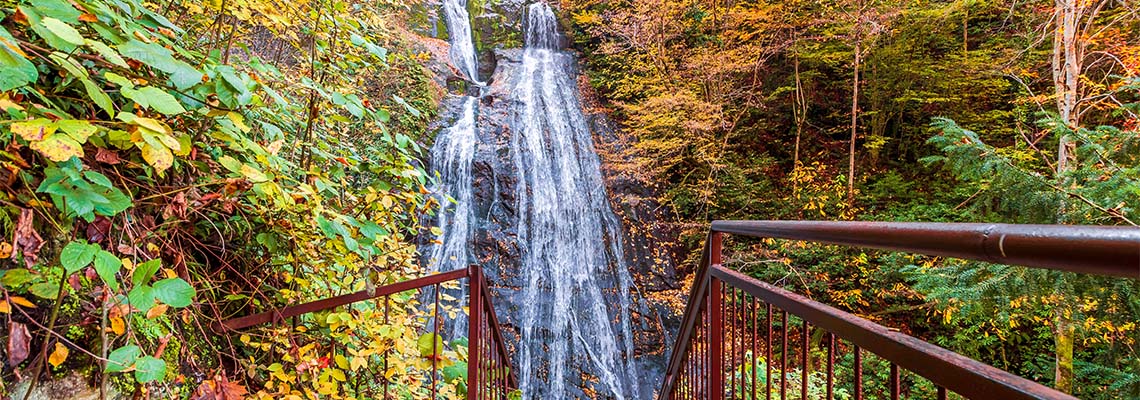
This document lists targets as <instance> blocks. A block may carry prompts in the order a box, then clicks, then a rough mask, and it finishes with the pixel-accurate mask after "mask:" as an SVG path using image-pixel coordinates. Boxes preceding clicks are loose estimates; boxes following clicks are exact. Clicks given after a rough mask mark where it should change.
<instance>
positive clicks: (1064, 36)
mask: <svg viewBox="0 0 1140 400" xmlns="http://www.w3.org/2000/svg"><path fill="white" fill-rule="evenodd" d="M1081 3H1082V0H1056V3H1055V8H1054V10H1053V18H1054V20H1053V23H1054V24H1056V26H1055V29H1054V31H1053V63H1052V64H1053V65H1052V67H1053V86H1054V89H1055V93H1056V97H1057V113H1058V114H1059V115H1060V117H1061V121H1062V122H1063V123H1064V124H1065V127H1064V129H1061V130H1059V132H1060V135H1061V137H1060V138H1058V144H1057V178H1058V179H1059V180H1060V181H1061V186H1062V187H1064V186H1067V185H1066V184H1065V182H1064V181H1065V180H1066V178H1065V177H1064V176H1065V174H1066V173H1067V172H1069V171H1071V170H1073V169H1074V168H1075V167H1076V165H1075V164H1076V159H1075V157H1074V150H1075V147H1076V145H1075V143H1074V142H1073V139H1072V135H1071V134H1070V133H1069V132H1071V131H1072V130H1075V129H1077V126H1078V124H1079V123H1080V121H1079V120H1078V119H1079V116H1080V110H1079V109H1078V102H1079V101H1080V100H1079V99H1080V87H1079V86H1078V85H1079V84H1080V74H1081V70H1082V66H1081V59H1082V58H1083V57H1082V56H1081V54H1079V50H1078V47H1077V41H1078V40H1079V36H1078V31H1077V24H1078V21H1080V18H1081V14H1082V13H1083V10H1084V7H1085V6H1083V5H1082V4H1081ZM1064 214H1065V205H1064V203H1062V204H1061V207H1060V208H1059V209H1058V212H1057V222H1064ZM1062 296H1064V294H1063V293H1062ZM1054 313H1055V316H1054V327H1053V335H1054V337H1053V339H1054V353H1055V356H1056V365H1055V368H1054V383H1053V387H1054V388H1056V389H1057V390H1059V391H1062V392H1065V393H1072V391H1073V345H1074V339H1075V336H1076V328H1075V326H1074V325H1073V322H1072V321H1070V318H1069V317H1068V316H1067V315H1065V311H1064V310H1062V309H1060V307H1057V309H1056V310H1054Z"/></svg>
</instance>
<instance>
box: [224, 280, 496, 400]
mask: <svg viewBox="0 0 1140 400" xmlns="http://www.w3.org/2000/svg"><path fill="white" fill-rule="evenodd" d="M463 278H467V279H468V296H467V297H468V299H467V300H468V310H469V313H470V315H471V320H472V322H473V323H471V324H470V325H471V326H470V329H469V336H471V337H468V351H467V353H468V354H467V356H468V398H469V399H481V398H485V396H484V395H482V394H480V393H479V390H478V389H477V388H476V387H475V385H471V384H470V383H471V382H470V381H471V380H473V379H478V375H480V374H482V373H483V371H482V370H481V369H480V368H481V367H482V366H490V365H491V364H489V363H488V362H487V361H484V360H481V358H482V357H483V354H482V351H481V350H482V349H475V348H474V347H475V346H477V345H478V344H479V343H482V341H481V340H480V338H479V337H478V335H480V330H479V327H478V324H479V323H481V322H480V320H481V319H482V318H484V317H486V318H487V321H486V323H487V326H488V327H489V331H490V332H491V335H492V336H493V338H492V341H493V342H494V344H493V346H494V350H495V351H497V352H498V354H499V355H500V357H501V359H502V360H504V362H506V363H507V364H508V365H509V362H510V361H509V360H510V353H508V352H507V347H506V343H505V342H504V341H503V334H502V332H501V331H500V329H499V319H498V317H497V316H496V315H495V307H494V305H493V304H492V302H491V292H490V289H489V287H488V285H487V280H486V278H485V277H484V275H483V270H482V267H480V266H479V265H471V266H469V267H467V268H460V269H456V270H452V271H447V272H441V273H436V274H432V275H428V276H424V277H420V278H415V279H409V280H406V281H400V282H396V283H392V284H388V285H384V286H379V287H376V288H374V289H372V290H361V291H359V292H355V293H349V294H343V295H339V296H334V297H330V298H326V299H321V300H316V301H311V302H308V303H303V304H298V305H293V306H288V307H283V308H280V309H275V310H272V311H265V312H261V313H257V314H252V315H247V316H244V317H238V318H232V319H228V320H225V321H222V322H221V323H219V324H217V325H216V330H219V331H223V332H224V331H235V330H239V329H244V328H248V327H251V326H255V325H260V324H267V323H281V322H283V321H284V320H285V319H286V318H292V317H296V316H299V315H303V314H308V313H312V312H318V311H324V310H331V309H334V308H337V307H341V306H345V305H349V304H352V303H356V302H360V301H365V300H370V299H375V298H380V297H385V296H391V295H393V294H396V293H400V292H406V291H409V290H417V289H423V288H426V287H428V286H433V285H439V284H442V283H445V282H450V281H455V280H459V279H463ZM437 289H438V287H437ZM436 301H437V303H438V301H439V299H438V297H437V299H436ZM436 327H437V329H438V324H437V325H436ZM504 372H505V375H504V376H503V377H502V379H503V380H505V383H506V387H507V388H518V383H517V382H518V379H517V378H516V377H515V372H514V369H513V368H509V367H508V368H506V371H504ZM434 374H435V371H434V370H433V375H434ZM503 398H507V396H506V393H504V395H503Z"/></svg>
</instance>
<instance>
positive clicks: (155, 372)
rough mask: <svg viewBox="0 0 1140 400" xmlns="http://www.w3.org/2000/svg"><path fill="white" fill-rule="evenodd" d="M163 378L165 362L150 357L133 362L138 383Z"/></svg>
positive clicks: (143, 357)
mask: <svg viewBox="0 0 1140 400" xmlns="http://www.w3.org/2000/svg"><path fill="white" fill-rule="evenodd" d="M165 376H166V361H163V360H162V359H158V358H154V357H151V356H142V357H139V358H138V359H137V360H135V379H136V380H138V381H139V383H148V382H154V381H159V380H162V378H163V377H165Z"/></svg>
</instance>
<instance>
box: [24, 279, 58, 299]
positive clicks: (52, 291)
mask: <svg viewBox="0 0 1140 400" xmlns="http://www.w3.org/2000/svg"><path fill="white" fill-rule="evenodd" d="M28 292H31V293H32V294H34V295H36V296H37V297H40V298H44V299H48V300H55V299H56V297H59V284H56V283H51V282H40V283H37V284H35V285H32V287H29V288H28Z"/></svg>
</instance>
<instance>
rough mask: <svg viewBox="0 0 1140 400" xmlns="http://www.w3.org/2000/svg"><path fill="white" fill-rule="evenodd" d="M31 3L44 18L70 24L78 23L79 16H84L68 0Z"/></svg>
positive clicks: (34, 0) (41, 0)
mask: <svg viewBox="0 0 1140 400" xmlns="http://www.w3.org/2000/svg"><path fill="white" fill-rule="evenodd" d="M31 3H32V5H33V6H35V7H36V11H39V12H41V13H43V15H44V16H46V17H52V18H55V19H59V20H62V21H64V22H67V23H69V24H74V23H78V22H79V16H80V15H81V14H82V13H81V12H79V10H76V9H75V7H73V6H72V5H71V3H68V2H67V0H32V1H31Z"/></svg>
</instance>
